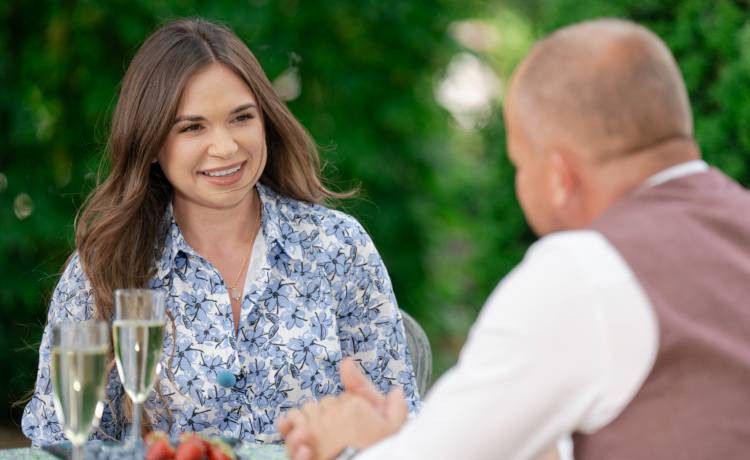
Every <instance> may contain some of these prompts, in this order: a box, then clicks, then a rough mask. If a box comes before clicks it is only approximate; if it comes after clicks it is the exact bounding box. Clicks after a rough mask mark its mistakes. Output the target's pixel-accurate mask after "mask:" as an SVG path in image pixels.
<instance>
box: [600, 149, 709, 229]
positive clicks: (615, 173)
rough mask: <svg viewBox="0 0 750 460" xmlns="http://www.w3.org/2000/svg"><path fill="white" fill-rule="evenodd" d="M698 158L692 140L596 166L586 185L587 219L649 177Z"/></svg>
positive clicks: (698, 153) (698, 152)
mask: <svg viewBox="0 0 750 460" xmlns="http://www.w3.org/2000/svg"><path fill="white" fill-rule="evenodd" d="M700 158H701V155H700V149H699V148H698V146H697V145H696V144H695V142H694V141H693V140H692V139H690V140H688V139H678V140H675V141H672V142H667V143H664V144H661V145H659V146H656V147H653V148H650V149H648V150H643V151H640V152H638V153H636V154H633V155H630V156H627V157H623V158H619V159H617V160H612V161H609V162H607V163H604V164H601V165H598V166H596V168H597V169H596V171H592V174H591V175H590V177H591V178H592V180H591V181H590V182H589V183H588V184H587V186H588V190H587V195H588V196H589V197H590V200H589V204H588V210H589V211H588V215H589V216H591V220H592V221H593V220H594V219H595V218H596V217H598V216H599V215H600V214H602V213H603V212H604V211H605V210H606V209H607V208H609V207H610V206H611V205H612V204H614V203H615V202H616V201H617V200H619V199H620V198H622V197H623V196H625V195H626V194H628V193H630V192H632V191H634V190H636V189H637V188H638V187H640V186H641V185H643V184H644V183H645V182H646V181H647V180H648V179H649V178H650V177H653V176H655V175H656V174H658V173H660V172H661V171H664V170H666V169H669V168H671V167H673V166H676V165H679V164H682V163H686V162H689V161H693V160H700Z"/></svg>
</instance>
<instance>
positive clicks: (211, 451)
mask: <svg viewBox="0 0 750 460" xmlns="http://www.w3.org/2000/svg"><path fill="white" fill-rule="evenodd" d="M236 458H237V457H236V456H235V455H234V451H232V448H231V447H229V445H228V444H227V443H225V442H224V441H221V440H218V439H217V440H214V441H211V444H210V445H209V447H208V460H235V459H236Z"/></svg>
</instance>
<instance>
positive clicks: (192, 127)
mask: <svg viewBox="0 0 750 460" xmlns="http://www.w3.org/2000/svg"><path fill="white" fill-rule="evenodd" d="M202 128H203V126H201V125H200V124H198V123H193V124H192V125H188V126H185V127H184V128H182V129H181V130H180V132H181V133H187V132H191V131H199V130H201V129H202Z"/></svg>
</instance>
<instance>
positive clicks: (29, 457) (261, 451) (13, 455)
mask: <svg viewBox="0 0 750 460" xmlns="http://www.w3.org/2000/svg"><path fill="white" fill-rule="evenodd" d="M235 452H236V453H237V458H238V459H239V460H288V457H287V456H286V451H285V450H284V446H280V445H265V446H264V445H243V446H240V447H238V448H237V449H235ZM58 458H59V457H55V456H54V455H52V454H50V453H48V452H46V451H44V450H42V449H38V448H29V449H7V450H0V460H11V459H13V460H56V459H58Z"/></svg>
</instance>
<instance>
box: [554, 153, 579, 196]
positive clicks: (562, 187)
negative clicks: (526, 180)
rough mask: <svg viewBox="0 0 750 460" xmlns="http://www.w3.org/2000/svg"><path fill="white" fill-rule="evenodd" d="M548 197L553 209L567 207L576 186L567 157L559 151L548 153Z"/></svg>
mask: <svg viewBox="0 0 750 460" xmlns="http://www.w3.org/2000/svg"><path fill="white" fill-rule="evenodd" d="M548 161H549V165H548V166H549V180H550V184H549V185H550V194H551V196H550V198H551V203H552V206H553V207H554V208H555V209H565V208H567V207H569V205H570V203H571V201H572V200H573V198H574V194H575V191H576V190H575V188H576V186H577V183H576V176H575V173H574V171H573V168H572V167H571V164H570V162H569V161H568V159H567V157H566V156H565V155H564V154H562V153H561V152H560V151H553V152H552V153H550V154H549V159H548Z"/></svg>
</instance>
